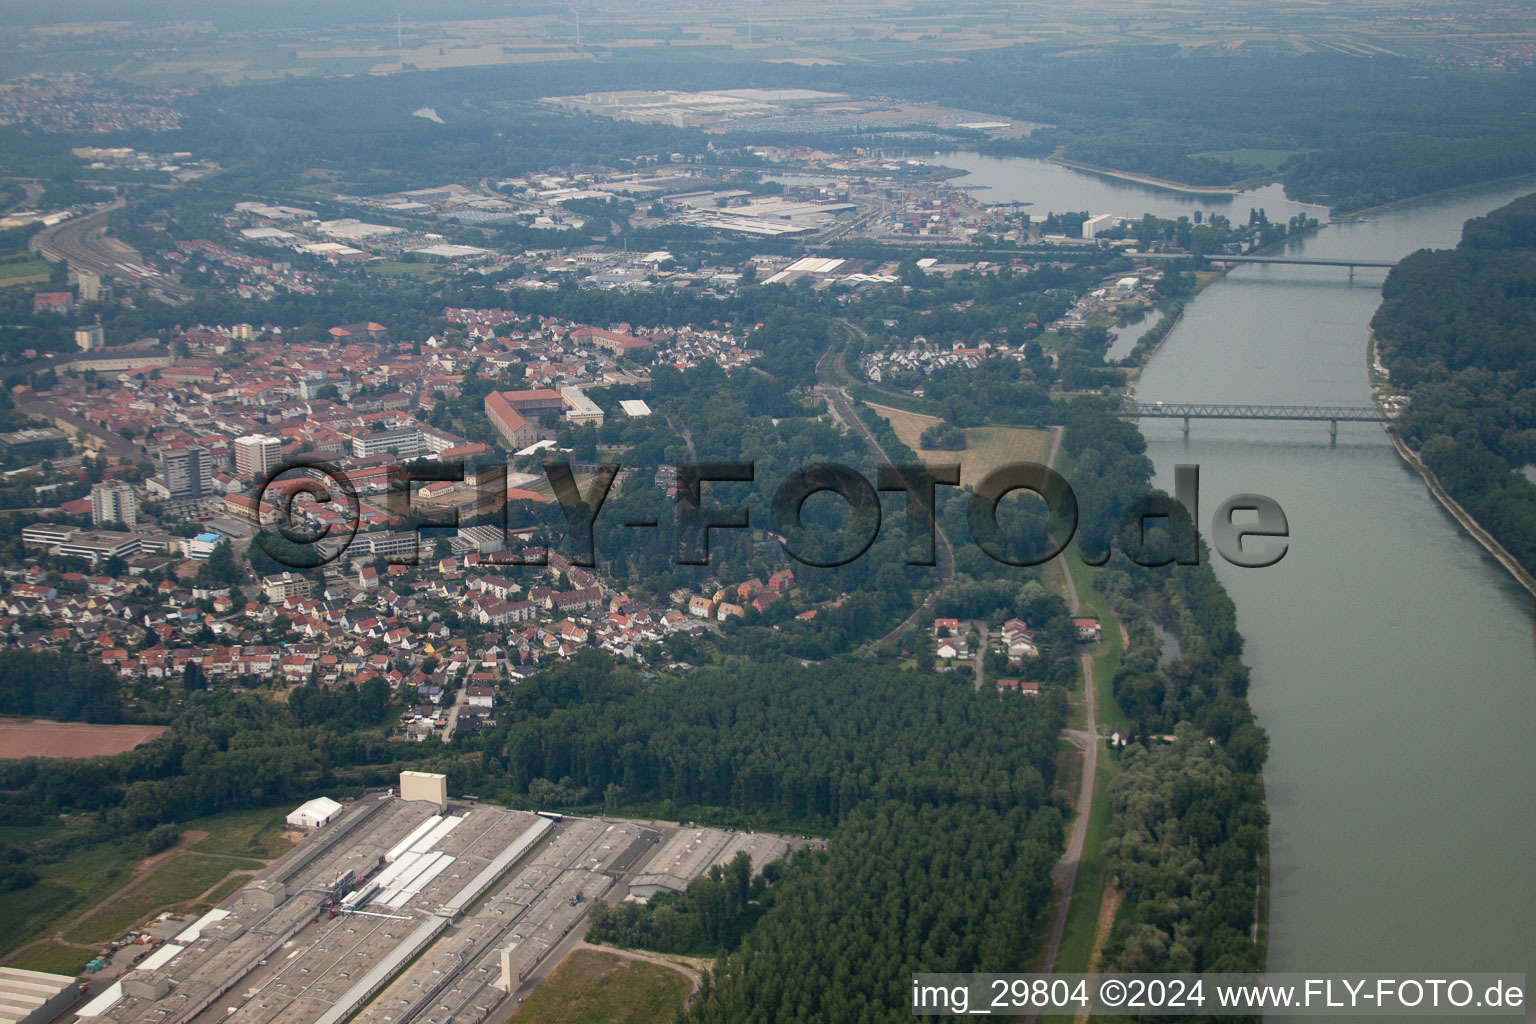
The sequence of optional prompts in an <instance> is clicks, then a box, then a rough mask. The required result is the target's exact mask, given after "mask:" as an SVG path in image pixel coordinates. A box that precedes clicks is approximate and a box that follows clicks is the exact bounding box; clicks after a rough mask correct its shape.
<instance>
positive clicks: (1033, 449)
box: [870, 403, 1051, 487]
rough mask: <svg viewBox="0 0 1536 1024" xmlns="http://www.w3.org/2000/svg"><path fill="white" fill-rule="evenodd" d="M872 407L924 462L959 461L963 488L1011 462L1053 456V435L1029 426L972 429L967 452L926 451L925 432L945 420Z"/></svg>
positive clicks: (966, 438)
mask: <svg viewBox="0 0 1536 1024" xmlns="http://www.w3.org/2000/svg"><path fill="white" fill-rule="evenodd" d="M870 408H871V409H874V410H875V411H876V412H877V413H879V414H880V415H881V416H884V417H885V419H886V421H887V422H889V423H890V425H891V429H892V430H894V431H896V436H897V437H899V438H901V442H902V443H903V444H905V445H906V446H907V447H908V448H911V449H912V450H913V451H915V452H917V454H918V455H920V456H922V458H923V460H924V461H926V462H959V463H960V486H961V487H974V486H975V485H976V484H977V482H979V481H980V480H981V479H982V478H983V477H985V476H986V475H987V474H988V473H990V472H992V470H994V469H996V468H997V467H999V466H1005V465H1007V464H1008V463H1011V462H1041V463H1043V462H1044V461H1045V460H1046V458H1047V457H1048V456H1049V455H1050V453H1051V432H1050V431H1049V430H1030V429H1028V428H1025V427H971V428H970V429H969V430H967V431H966V432H965V450H964V451H947V450H944V449H941V448H924V447H922V446H921V444H920V443H919V439H920V438H921V437H922V433H923V431H924V430H927V429H928V428H929V427H933V426H938V425H939V424H941V423H943V422H944V421H943V420H941V419H939V418H938V417H937V416H925V415H923V414H921V413H915V412H907V411H906V410H905V409H896V408H892V407H891V406H888V405H875V404H873V403H871V404H870Z"/></svg>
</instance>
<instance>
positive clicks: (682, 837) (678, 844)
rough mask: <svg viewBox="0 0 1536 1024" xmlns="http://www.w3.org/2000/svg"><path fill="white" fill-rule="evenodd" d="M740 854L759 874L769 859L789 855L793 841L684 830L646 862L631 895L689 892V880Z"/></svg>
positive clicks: (748, 834) (758, 835) (750, 835)
mask: <svg viewBox="0 0 1536 1024" xmlns="http://www.w3.org/2000/svg"><path fill="white" fill-rule="evenodd" d="M739 853H745V854H746V855H747V856H748V857H750V858H751V859H752V873H753V874H757V873H758V872H760V871H762V870H763V865H765V864H767V863H768V862H769V861H774V860H779V859H781V858H783V857H785V856H787V855H788V854H789V843H787V842H786V841H784V840H783V839H781V838H779V837H778V836H773V835H767V834H764V833H754V832H722V831H720V830H719V829H714V828H692V829H684V830H682V831H680V832H678V833H676V834H675V835H673V836H672V838H671V839H669V840H667V842H666V845H664V846H663V847H662V848H661V849H660V850H658V851H657V852H656V856H654V857H652V858H651V859H650V860H649V861H647V862H646V870H645V873H644V874H640V875H636V876H635V878H634V880H633V881H631V882H630V883H629V895H631V896H634V897H636V898H638V899H645V898H648V897H651V896H654V895H656V894H657V893H659V892H686V891H687V889H688V883H689V882H691V881H693V880H694V879H695V878H698V877H699V876H700V875H702V874H704V873H705V872H706V871H708V870H709V869H710V868H711V867H713V866H714V865H716V864H720V865H725V864H729V863H730V862H731V861H733V860H735V859H736V855H737V854H739Z"/></svg>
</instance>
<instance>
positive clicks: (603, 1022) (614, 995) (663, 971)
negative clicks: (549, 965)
mask: <svg viewBox="0 0 1536 1024" xmlns="http://www.w3.org/2000/svg"><path fill="white" fill-rule="evenodd" d="M688 987H689V986H688V979H687V978H685V977H684V976H683V975H682V974H679V973H678V972H677V971H673V970H668V969H667V968H665V967H659V966H657V965H656V964H648V963H643V962H641V961H639V960H628V959H625V958H623V957H619V956H615V955H613V954H612V953H600V952H598V951H596V950H592V949H578V950H576V952H574V953H572V954H571V955H570V956H568V957H567V958H566V960H565V962H564V963H562V964H561V965H560V966H559V967H557V968H556V969H555V972H554V973H553V974H551V975H550V976H549V977H548V978H547V979H545V981H544V983H543V984H542V985H540V986H539V988H538V990H537V991H536V992H534V994H533V995H532V996H530V997H529V998H528V1002H526V1003H524V1004H523V1007H522V1009H520V1010H518V1011H517V1018H518V1022H519V1024H667V1022H669V1021H671V1020H673V1019H674V1018H675V1017H676V1015H677V1012H678V1010H679V1009H680V1008H681V1007H682V1005H683V999H684V997H685V996H686V995H687V993H688Z"/></svg>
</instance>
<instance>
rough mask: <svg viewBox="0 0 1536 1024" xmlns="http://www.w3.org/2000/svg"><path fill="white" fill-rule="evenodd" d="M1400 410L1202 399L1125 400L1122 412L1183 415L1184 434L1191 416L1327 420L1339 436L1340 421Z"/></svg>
mask: <svg viewBox="0 0 1536 1024" xmlns="http://www.w3.org/2000/svg"><path fill="white" fill-rule="evenodd" d="M1398 412H1399V410H1397V409H1392V408H1376V407H1374V406H1353V405H1210V404H1207V403H1203V402H1126V403H1125V404H1124V405H1122V406H1121V407H1120V415H1121V416H1124V417H1125V418H1127V419H1142V418H1149V419H1171V420H1177V419H1181V420H1183V421H1184V436H1186V437H1188V436H1189V421H1190V420H1315V421H1318V422H1323V423H1327V424H1328V436H1329V437H1331V438H1333V439H1334V440H1338V437H1339V424H1340V423H1386V422H1388V421H1391V420H1395V419H1396V418H1397V416H1398Z"/></svg>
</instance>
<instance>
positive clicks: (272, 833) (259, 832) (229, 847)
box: [182, 807, 293, 860]
mask: <svg viewBox="0 0 1536 1024" xmlns="http://www.w3.org/2000/svg"><path fill="white" fill-rule="evenodd" d="M284 810H285V809H284V808H281V807H258V808H256V809H254V810H250V811H232V812H230V813H228V814H216V815H214V816H213V817H210V818H197V819H195V820H193V821H189V822H187V823H186V824H185V825H183V826H182V830H183V831H184V832H207V833H208V835H207V837H206V838H204V839H199V840H198V841H197V843H196V847H197V852H198V853H223V854H227V855H229V856H231V857H257V858H259V859H261V860H275V859H276V858H278V857H281V856H282V855H283V854H285V853H287V852H288V851H289V850H290V849H292V848H293V844H292V843H290V842H289V841H288V840H287V839H285V838H284V837H283V830H284V829H285V828H286V827H287V826H286V824H285V823H284V821H283V814H284Z"/></svg>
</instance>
